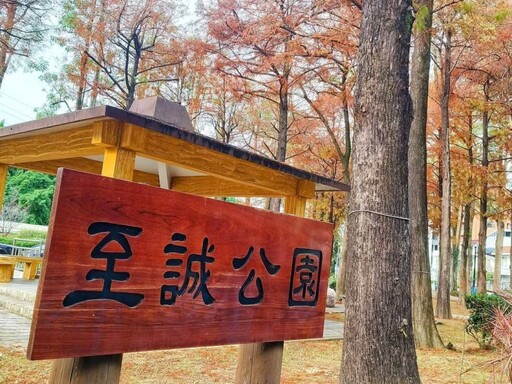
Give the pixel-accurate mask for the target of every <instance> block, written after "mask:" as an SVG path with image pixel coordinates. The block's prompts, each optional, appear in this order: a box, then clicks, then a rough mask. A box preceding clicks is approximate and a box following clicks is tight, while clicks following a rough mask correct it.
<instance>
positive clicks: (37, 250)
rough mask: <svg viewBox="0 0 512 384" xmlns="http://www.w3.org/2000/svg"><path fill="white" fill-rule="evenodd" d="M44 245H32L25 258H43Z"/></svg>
mask: <svg viewBox="0 0 512 384" xmlns="http://www.w3.org/2000/svg"><path fill="white" fill-rule="evenodd" d="M45 245H46V244H45V243H42V244H38V245H34V246H33V247H30V248H29V249H28V252H27V256H30V257H43V255H44V248H45Z"/></svg>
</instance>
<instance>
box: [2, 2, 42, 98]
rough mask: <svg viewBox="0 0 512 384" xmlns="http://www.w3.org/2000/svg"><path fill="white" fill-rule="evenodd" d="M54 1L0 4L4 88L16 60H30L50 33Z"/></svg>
mask: <svg viewBox="0 0 512 384" xmlns="http://www.w3.org/2000/svg"><path fill="white" fill-rule="evenodd" d="M49 9H50V0H2V1H1V2H0V88H1V87H2V82H3V80H4V76H5V73H6V72H7V69H8V68H9V66H10V65H11V64H12V61H13V59H14V58H15V57H17V56H18V57H30V56H31V55H32V52H33V50H34V49H35V48H37V47H38V46H39V44H40V43H41V41H42V40H43V38H44V34H45V32H46V31H47V29H48V27H47V23H46V20H47V18H48V12H49Z"/></svg>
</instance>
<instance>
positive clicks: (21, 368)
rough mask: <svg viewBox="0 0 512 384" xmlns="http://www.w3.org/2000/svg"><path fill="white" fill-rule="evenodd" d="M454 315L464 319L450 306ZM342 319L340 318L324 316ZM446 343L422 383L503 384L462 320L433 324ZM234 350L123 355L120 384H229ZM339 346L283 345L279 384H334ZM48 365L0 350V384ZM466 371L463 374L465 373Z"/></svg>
mask: <svg viewBox="0 0 512 384" xmlns="http://www.w3.org/2000/svg"><path fill="white" fill-rule="evenodd" d="M453 304H454V305H453V307H452V309H453V312H454V313H455V314H464V313H465V312H464V310H463V309H462V308H459V307H457V304H456V303H453ZM329 318H330V319H331V320H341V319H342V318H343V315H340V314H332V315H329ZM438 327H439V331H440V333H441V335H442V337H443V341H444V342H445V343H448V342H451V343H452V344H453V346H454V348H455V350H445V349H436V350H427V349H419V350H418V351H417V356H418V365H419V369H420V375H421V379H422V383H423V384H429V383H436V384H437V383H443V384H445V383H468V384H469V383H471V384H481V383H497V384H499V383H507V381H506V379H505V378H504V377H502V376H501V375H500V372H499V367H493V366H484V365H485V364H486V363H487V362H489V361H491V360H493V359H496V358H499V356H500V352H499V351H497V350H495V351H483V350H479V349H478V344H477V343H476V342H474V341H473V340H472V339H471V338H470V337H469V336H468V335H466V334H465V332H464V320H461V319H455V320H442V321H440V322H439V324H438ZM237 350H238V348H237V347H236V346H226V347H210V348H193V349H183V350H168V351H154V352H144V353H127V354H125V355H124V358H123V368H122V374H121V383H124V384H141V383H142V384H150V383H151V384H182V383H187V384H189V383H190V384H193V383H198V384H199V383H201V384H203V383H204V384H206V383H208V384H210V383H231V382H233V377H234V374H235V367H236V359H237ZM341 350H342V342H341V341H324V340H311V341H293V342H287V343H285V352H284V358H283V369H282V378H281V383H289V384H291V383H310V384H316V383H317V384H335V383H338V380H339V369H340V360H341ZM50 364H51V362H49V361H36V362H34V361H28V360H26V358H25V357H24V353H23V351H21V350H7V349H1V348H0V383H5V384H7V383H8V384H13V383H20V384H21V383H23V384H25V383H27V384H29V383H38V384H39V383H42V382H46V381H47V379H48V374H49V370H50ZM466 371H467V372H466Z"/></svg>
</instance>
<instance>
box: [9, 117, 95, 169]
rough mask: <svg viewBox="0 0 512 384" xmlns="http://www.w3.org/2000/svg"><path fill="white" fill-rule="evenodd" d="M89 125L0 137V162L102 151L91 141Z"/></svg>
mask: <svg viewBox="0 0 512 384" xmlns="http://www.w3.org/2000/svg"><path fill="white" fill-rule="evenodd" d="M92 132H93V129H92V126H87V127H81V128H75V129H69V130H66V131H57V132H51V133H46V134H40V135H38V136H35V135H34V136H23V137H19V138H13V139H8V140H0V163H2V164H12V165H14V164H20V163H26V162H34V161H45V160H56V159H62V158H70V157H80V156H92V155H100V154H102V153H103V148H101V147H99V146H97V145H95V144H93V143H92V142H91V138H92Z"/></svg>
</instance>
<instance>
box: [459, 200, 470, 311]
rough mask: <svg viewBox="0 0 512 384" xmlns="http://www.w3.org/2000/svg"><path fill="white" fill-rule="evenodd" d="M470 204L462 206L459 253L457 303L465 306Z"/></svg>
mask: <svg viewBox="0 0 512 384" xmlns="http://www.w3.org/2000/svg"><path fill="white" fill-rule="evenodd" d="M471 212H472V209H471V204H466V205H464V208H463V215H464V219H463V224H462V227H463V235H462V249H461V252H460V277H459V280H460V288H459V303H460V304H462V305H464V306H465V305H466V300H464V298H465V296H466V295H467V294H468V293H469V291H468V270H469V271H471V269H468V261H469V260H471V245H470V244H469V241H470V239H471V222H472V220H473V215H472V214H471Z"/></svg>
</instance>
